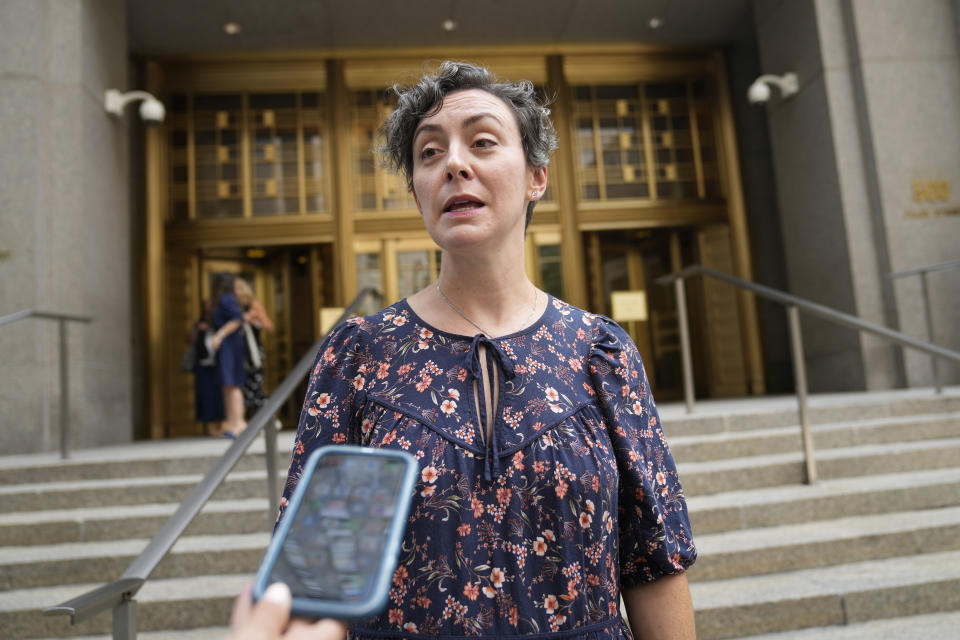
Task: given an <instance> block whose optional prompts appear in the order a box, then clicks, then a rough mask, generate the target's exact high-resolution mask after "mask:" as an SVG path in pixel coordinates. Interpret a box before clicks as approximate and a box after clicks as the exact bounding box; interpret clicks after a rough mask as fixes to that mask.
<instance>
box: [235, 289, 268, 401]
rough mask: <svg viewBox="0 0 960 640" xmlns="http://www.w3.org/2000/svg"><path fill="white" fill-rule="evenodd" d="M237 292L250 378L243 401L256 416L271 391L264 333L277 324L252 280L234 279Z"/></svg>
mask: <svg viewBox="0 0 960 640" xmlns="http://www.w3.org/2000/svg"><path fill="white" fill-rule="evenodd" d="M233 291H234V293H235V294H236V296H237V301H238V302H239V303H240V307H241V308H242V309H243V320H244V327H243V331H244V344H245V346H246V352H245V353H246V358H245V359H244V368H245V370H246V374H247V377H246V380H245V381H244V383H243V386H242V387H241V392H242V393H243V404H244V406H245V407H246V410H247V413H248V415H249V416H252V415H253V414H254V413H256V411H257V409H259V408H260V407H262V406H263V404H264V403H265V402H266V401H267V393H266V391H265V390H264V388H263V381H264V377H263V366H264V358H265V355H266V354H265V353H264V350H263V339H262V332H264V331H273V330H274V326H273V321H272V320H271V319H270V316H269V315H268V314H267V310H266V309H265V308H264V306H263V305H262V304H261V303H260V301H259V300H257V299H256V297H255V296H254V295H253V288H252V287H251V286H250V283H248V282H247V281H246V280H244V279H243V278H237V279H236V280H235V281H234V285H233Z"/></svg>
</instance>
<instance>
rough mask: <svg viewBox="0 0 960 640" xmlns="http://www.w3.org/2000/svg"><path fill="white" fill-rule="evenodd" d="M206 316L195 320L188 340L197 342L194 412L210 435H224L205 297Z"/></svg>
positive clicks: (215, 362) (220, 398)
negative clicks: (208, 344) (209, 350)
mask: <svg viewBox="0 0 960 640" xmlns="http://www.w3.org/2000/svg"><path fill="white" fill-rule="evenodd" d="M203 306H204V313H203V317H202V318H200V319H199V320H198V321H197V322H195V323H194V325H193V327H192V328H191V331H190V336H189V341H190V343H192V344H193V345H194V347H193V353H194V362H193V376H194V377H193V414H194V420H196V421H197V422H199V423H201V424H202V425H203V430H204V433H206V434H207V435H209V436H215V437H219V436H221V435H223V420H224V418H225V417H226V413H225V411H224V408H223V391H222V389H221V385H220V371H219V369H218V368H217V361H216V354H213V353H209V352H208V351H207V345H206V340H205V338H206V336H207V332H208V330H209V329H210V301H209V300H204V303H203Z"/></svg>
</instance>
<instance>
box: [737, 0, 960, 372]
mask: <svg viewBox="0 0 960 640" xmlns="http://www.w3.org/2000/svg"><path fill="white" fill-rule="evenodd" d="M953 13H954V10H953V1H952V0H929V1H927V2H923V3H902V2H899V1H898V0H796V1H794V0H791V1H783V0H755V2H754V14H755V18H756V23H757V36H758V38H757V39H758V42H759V48H760V57H761V61H762V67H763V71H764V72H765V73H776V74H781V73H784V72H787V71H794V72H796V73H797V75H798V76H799V80H800V92H799V93H798V94H797V95H795V96H793V97H792V98H790V99H788V100H780V99H779V98H778V97H774V99H773V100H771V102H770V104H769V105H768V106H767V107H766V109H767V115H768V122H769V125H770V132H771V139H772V147H773V151H774V168H775V173H776V182H777V190H778V202H779V206H780V211H781V216H782V218H781V223H782V229H783V242H784V249H785V257H786V263H787V272H788V281H789V284H790V289H791V291H792V292H793V293H795V294H796V295H799V296H802V297H806V298H811V299H813V300H815V301H817V302H820V303H822V304H826V305H828V306H831V307H834V308H837V309H840V310H841V311H845V312H847V313H852V314H854V315H856V316H859V317H860V318H863V319H865V320H868V321H871V322H875V323H878V324H882V325H885V326H889V327H891V328H894V329H899V330H902V331H904V332H905V333H908V334H910V335H915V336H921V337H922V336H923V335H924V333H925V332H924V330H923V317H922V312H921V311H920V309H919V303H918V301H917V299H916V295H919V285H918V283H898V284H896V285H893V284H892V283H891V282H890V281H889V280H888V279H887V275H888V274H889V272H890V271H896V270H899V269H905V268H909V267H912V266H920V265H921V264H928V263H931V262H937V261H942V260H948V259H951V258H955V257H957V255H956V249H955V247H956V240H955V239H956V238H957V237H960V226H958V225H960V216H947V215H934V214H933V213H931V215H930V217H929V218H928V219H927V220H925V221H923V222H921V221H920V220H919V219H910V218H909V217H908V216H907V214H906V212H907V211H908V210H909V209H910V208H911V199H912V198H913V184H914V181H915V180H917V179H920V180H923V181H924V183H925V182H927V181H929V182H936V183H937V184H942V182H943V181H946V182H949V183H950V184H952V185H958V187H960V147H958V145H956V144H955V141H956V140H957V134H958V132H960V127H958V118H960V87H958V83H960V73H958V71H960V68H958V62H957V37H956V33H955V24H956V23H955V21H954V15H953ZM937 181H939V182H937ZM953 191H954V192H955V193H956V192H958V189H956V188H955V189H953ZM955 193H951V194H950V197H949V198H948V199H947V200H948V201H945V202H942V203H941V204H942V208H943V209H945V210H948V209H950V208H952V207H955V206H956V201H957V200H958V198H957V196H956V195H955ZM949 200H952V202H950V201H949ZM950 238H953V240H952V241H951V240H950ZM953 282H960V279H954V280H953ZM911 287H913V288H914V289H915V290H916V292H917V293H916V295H914V294H913V293H911V291H910V288H911ZM958 293H960V292H958V291H957V288H956V285H948V284H942V283H941V285H940V286H939V287H938V288H935V291H934V292H933V297H934V298H935V299H936V300H938V301H939V302H935V306H936V309H935V324H936V325H937V326H939V327H943V328H944V331H945V332H947V333H949V332H950V331H954V335H953V336H950V335H937V336H935V337H936V341H937V342H938V343H941V344H944V345H945V346H952V347H953V348H957V346H956V341H957V335H956V333H955V330H953V329H952V327H955V326H957V324H958V323H957V320H958V319H960V312H958V311H960V309H958V308H957V307H956V305H957V303H956V300H957V299H958V298H960V296H958V295H957V294H958ZM951 307H952V308H951ZM804 327H805V332H804V342H805V346H806V349H807V362H808V366H809V374H810V386H811V390H813V391H832V390H855V389H884V388H890V387H893V386H900V385H902V384H903V383H904V382H907V383H908V384H910V385H911V386H918V385H924V384H929V380H930V378H929V368H930V367H929V359H927V358H925V357H919V356H915V355H908V356H907V357H906V363H907V366H906V367H904V365H903V359H902V358H901V354H900V353H899V351H898V350H896V349H893V348H891V347H889V346H887V344H886V343H884V342H883V341H881V340H879V339H875V338H872V337H869V336H859V335H857V334H856V333H855V332H853V331H850V330H845V329H838V328H834V327H832V326H830V325H827V324H824V323H822V322H819V321H816V320H813V319H804ZM951 342H952V343H953V344H952V345H951ZM951 375H954V376H955V375H956V374H955V373H952V374H951Z"/></svg>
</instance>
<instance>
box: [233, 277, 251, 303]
mask: <svg viewBox="0 0 960 640" xmlns="http://www.w3.org/2000/svg"><path fill="white" fill-rule="evenodd" d="M233 294H234V295H235V296H237V300H238V301H239V302H240V304H242V305H248V304H250V303H251V302H253V289H252V288H251V287H250V283H248V282H247V281H246V280H244V279H243V278H237V279H236V280H234V282H233Z"/></svg>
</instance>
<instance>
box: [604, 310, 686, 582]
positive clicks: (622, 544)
mask: <svg viewBox="0 0 960 640" xmlns="http://www.w3.org/2000/svg"><path fill="white" fill-rule="evenodd" d="M589 371H590V376H591V378H592V381H593V387H594V389H595V390H596V393H597V399H598V402H599V405H600V409H601V411H602V413H603V416H604V420H605V421H606V423H607V432H608V433H609V435H610V440H611V443H612V445H613V450H614V455H615V456H616V460H617V471H618V474H619V525H618V527H619V550H620V551H619V553H620V581H621V586H622V588H623V589H629V588H630V587H633V586H636V585H638V584H642V583H645V582H649V581H651V580H655V579H657V578H659V577H661V576H664V575H668V574H675V573H680V572H682V571H684V570H685V569H686V568H687V567H689V566H690V565H691V564H693V562H694V560H695V559H696V555H697V552H696V548H695V547H694V544H693V534H692V531H691V528H690V519H689V516H688V514H687V504H686V500H685V498H684V495H683V488H682V487H681V486H680V479H679V477H678V476H677V468H676V465H675V464H674V461H673V456H672V455H671V454H670V449H669V448H668V446H667V442H666V439H665V437H664V435H663V430H662V429H661V425H660V416H659V414H658V413H657V408H656V405H655V404H654V401H653V396H652V394H651V393H650V385H649V382H648V381H647V376H646V373H645V372H644V369H643V363H642V362H641V360H640V354H639V352H638V351H637V348H636V346H635V345H634V344H633V341H632V340H631V339H630V336H628V335H627V333H626V332H625V331H624V330H623V329H622V328H621V327H620V326H619V325H617V324H616V323H615V322H614V321H612V320H610V319H609V318H604V317H602V316H598V317H597V318H596V334H595V338H594V341H593V345H592V349H591V354H590V366H589Z"/></svg>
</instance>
